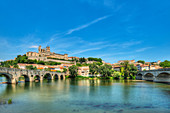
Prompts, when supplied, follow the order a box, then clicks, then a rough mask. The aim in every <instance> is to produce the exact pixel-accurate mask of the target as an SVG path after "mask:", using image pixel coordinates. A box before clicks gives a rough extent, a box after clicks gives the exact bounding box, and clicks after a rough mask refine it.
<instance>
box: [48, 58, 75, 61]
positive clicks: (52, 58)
mask: <svg viewBox="0 0 170 113" xmlns="http://www.w3.org/2000/svg"><path fill="white" fill-rule="evenodd" d="M47 59H54V60H64V61H74V60H65V59H59V58H52V57H47Z"/></svg>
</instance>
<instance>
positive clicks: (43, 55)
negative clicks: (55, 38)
mask: <svg viewBox="0 0 170 113" xmlns="http://www.w3.org/2000/svg"><path fill="white" fill-rule="evenodd" d="M26 56H28V59H32V60H35V59H36V60H42V61H46V60H47V59H48V58H52V59H64V60H68V54H57V53H54V52H51V51H50V47H49V46H47V47H46V49H41V46H39V47H38V53H37V52H27V53H26Z"/></svg>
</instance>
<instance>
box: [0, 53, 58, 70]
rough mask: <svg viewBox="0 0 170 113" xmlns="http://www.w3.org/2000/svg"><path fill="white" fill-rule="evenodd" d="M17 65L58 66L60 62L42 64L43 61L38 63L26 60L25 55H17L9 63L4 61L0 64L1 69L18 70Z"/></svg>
mask: <svg viewBox="0 0 170 113" xmlns="http://www.w3.org/2000/svg"><path fill="white" fill-rule="evenodd" d="M18 63H25V64H41V65H60V64H61V63H60V62H52V61H49V62H44V61H40V60H38V61H37V60H31V59H28V57H27V56H26V55H23V56H21V55H18V56H17V58H16V59H15V60H10V61H4V62H1V65H0V66H1V67H10V66H14V68H18V65H17V64H18Z"/></svg>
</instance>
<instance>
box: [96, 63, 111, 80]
mask: <svg viewBox="0 0 170 113" xmlns="http://www.w3.org/2000/svg"><path fill="white" fill-rule="evenodd" d="M111 69H112V66H111V65H107V64H105V65H103V66H100V67H99V73H100V74H102V75H103V76H104V77H107V76H111V74H112V71H111Z"/></svg>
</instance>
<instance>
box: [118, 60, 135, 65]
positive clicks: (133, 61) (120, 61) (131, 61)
mask: <svg viewBox="0 0 170 113" xmlns="http://www.w3.org/2000/svg"><path fill="white" fill-rule="evenodd" d="M125 61H128V62H129V64H133V63H135V60H119V61H118V63H119V64H120V63H124V62H125Z"/></svg>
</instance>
